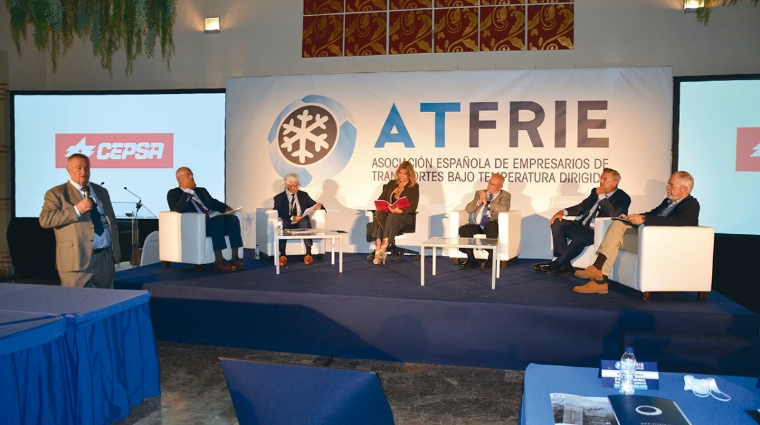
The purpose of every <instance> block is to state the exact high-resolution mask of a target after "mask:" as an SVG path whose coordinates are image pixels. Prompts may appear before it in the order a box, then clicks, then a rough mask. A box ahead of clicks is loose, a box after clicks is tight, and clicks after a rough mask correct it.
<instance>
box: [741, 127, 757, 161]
mask: <svg viewBox="0 0 760 425" xmlns="http://www.w3.org/2000/svg"><path fill="white" fill-rule="evenodd" d="M736 171H760V127H742V128H737V129H736Z"/></svg>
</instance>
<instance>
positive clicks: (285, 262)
mask: <svg viewBox="0 0 760 425" xmlns="http://www.w3.org/2000/svg"><path fill="white" fill-rule="evenodd" d="M287 265H288V257H286V256H284V255H281V256H280V267H285V266H287Z"/></svg>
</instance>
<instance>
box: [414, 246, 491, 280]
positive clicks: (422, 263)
mask: <svg viewBox="0 0 760 425" xmlns="http://www.w3.org/2000/svg"><path fill="white" fill-rule="evenodd" d="M425 248H432V249H433V276H435V272H436V269H435V260H436V248H457V249H458V248H472V249H490V250H492V251H493V261H492V263H493V264H491V289H496V279H497V278H499V277H501V270H500V269H499V260H498V258H499V254H500V252H501V244H500V243H499V239H498V238H497V239H488V238H430V239H428V240H426V241H425V242H423V243H422V245H421V246H420V285H421V286H425Z"/></svg>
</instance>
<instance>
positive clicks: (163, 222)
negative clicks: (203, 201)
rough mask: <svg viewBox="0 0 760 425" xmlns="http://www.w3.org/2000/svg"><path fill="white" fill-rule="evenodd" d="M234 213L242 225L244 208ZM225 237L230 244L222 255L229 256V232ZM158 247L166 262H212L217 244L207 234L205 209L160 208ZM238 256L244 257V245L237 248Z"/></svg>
mask: <svg viewBox="0 0 760 425" xmlns="http://www.w3.org/2000/svg"><path fill="white" fill-rule="evenodd" d="M235 216H237V218H238V219H239V220H240V223H241V226H242V223H243V212H242V211H236V212H235ZM224 239H225V240H226V241H227V248H225V249H224V250H223V251H222V255H223V256H224V258H225V259H227V260H230V259H231V258H232V249H230V247H229V246H230V239H229V237H227V236H225V237H224ZM158 250H159V258H160V259H161V261H162V262H163V263H164V266H167V265H168V263H170V262H173V263H186V264H195V265H198V266H200V265H203V264H208V263H213V262H214V248H213V245H212V243H211V237H210V236H206V216H205V215H204V214H202V213H192V212H186V213H178V212H174V211H161V212H160V213H159V214H158ZM238 256H240V258H243V247H240V248H239V249H238Z"/></svg>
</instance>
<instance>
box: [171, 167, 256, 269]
mask: <svg viewBox="0 0 760 425" xmlns="http://www.w3.org/2000/svg"><path fill="white" fill-rule="evenodd" d="M176 176H177V183H178V184H179V187H175V188H174V189H172V190H170V191H169V193H168V194H167V195H166V200H167V202H168V203H169V209H170V210H172V211H176V212H180V213H185V212H200V213H204V214H206V236H211V241H212V244H213V247H214V257H215V258H214V269H215V270H218V271H225V272H226V271H233V270H238V269H242V268H244V267H245V266H244V265H243V262H242V261H240V257H239V256H238V248H240V247H241V246H243V237H242V235H241V233H240V220H238V218H237V217H235V216H234V215H232V214H229V215H219V213H223V212H227V211H232V208H230V207H229V206H227V204H225V203H223V202H220V201H217V200H216V199H214V198H212V197H211V195H210V194H209V193H208V191H207V190H206V189H204V188H202V187H197V186H196V185H195V180H194V179H193V172H192V171H191V170H190V169H189V168H187V167H180V168H178V169H177V175H176ZM225 235H226V236H229V237H230V248H232V260H231V261H230V262H229V263H228V262H227V261H226V260H225V259H224V257H223V256H222V250H224V249H225V248H227V241H225V240H224V236H225Z"/></svg>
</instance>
